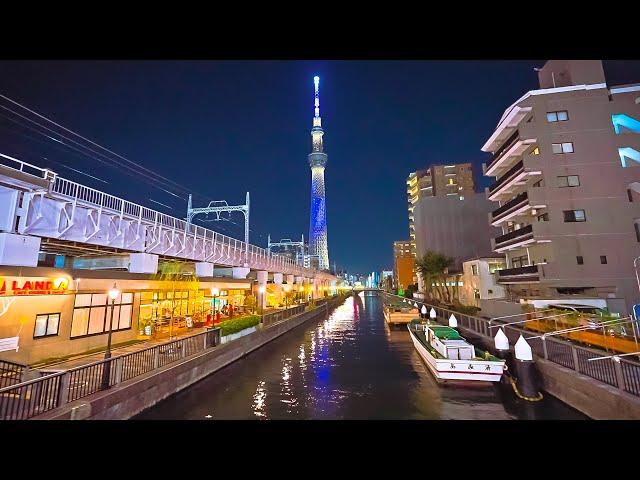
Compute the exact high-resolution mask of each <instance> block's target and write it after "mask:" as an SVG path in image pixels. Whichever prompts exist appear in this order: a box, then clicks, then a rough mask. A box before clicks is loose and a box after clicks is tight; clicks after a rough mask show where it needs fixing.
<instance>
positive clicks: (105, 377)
mask: <svg viewBox="0 0 640 480" xmlns="http://www.w3.org/2000/svg"><path fill="white" fill-rule="evenodd" d="M107 295H108V297H109V298H110V299H111V318H110V320H109V335H108V336H107V350H106V351H105V352H104V359H105V360H109V359H110V358H111V332H112V331H113V311H114V310H115V308H116V307H115V304H116V298H118V297H119V296H120V290H118V286H117V285H116V284H115V283H114V284H113V287H112V288H111V289H110V290H109V291H108V292H107ZM110 376H111V361H107V362H104V363H103V367H102V389H103V390H106V389H107V388H109V377H110Z"/></svg>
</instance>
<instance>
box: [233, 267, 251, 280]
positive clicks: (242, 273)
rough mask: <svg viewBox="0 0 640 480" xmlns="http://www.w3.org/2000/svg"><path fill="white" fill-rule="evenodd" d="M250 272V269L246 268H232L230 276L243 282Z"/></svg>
mask: <svg viewBox="0 0 640 480" xmlns="http://www.w3.org/2000/svg"><path fill="white" fill-rule="evenodd" d="M250 271H251V269H250V268H248V267H233V273H232V276H233V278H241V279H243V280H244V279H245V278H247V275H249V272H250Z"/></svg>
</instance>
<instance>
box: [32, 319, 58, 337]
mask: <svg viewBox="0 0 640 480" xmlns="http://www.w3.org/2000/svg"><path fill="white" fill-rule="evenodd" d="M59 324H60V314H59V313H45V314H42V315H36V326H35V329H34V330H33V338H40V337H50V336H53V335H58V326H59Z"/></svg>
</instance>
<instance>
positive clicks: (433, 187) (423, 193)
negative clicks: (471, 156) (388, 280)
mask: <svg viewBox="0 0 640 480" xmlns="http://www.w3.org/2000/svg"><path fill="white" fill-rule="evenodd" d="M474 191H475V184H474V181H473V169H472V167H471V164H470V163H460V164H457V165H431V166H430V167H428V168H425V169H422V170H418V171H416V172H411V173H410V174H409V178H407V201H408V204H409V205H408V210H409V241H410V242H411V253H412V254H413V256H414V257H415V256H416V232H415V216H414V212H413V211H414V209H415V205H416V203H418V201H419V200H420V199H422V198H426V197H444V196H463V197H464V195H468V194H472V193H474Z"/></svg>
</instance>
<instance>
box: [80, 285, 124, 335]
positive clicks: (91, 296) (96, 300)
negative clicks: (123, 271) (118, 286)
mask: <svg viewBox="0 0 640 480" xmlns="http://www.w3.org/2000/svg"><path fill="white" fill-rule="evenodd" d="M132 311H133V292H123V293H121V294H120V296H119V297H118V298H117V299H116V300H115V303H114V306H113V323H112V330H113V331H116V330H127V329H129V328H131V313H132ZM110 320H111V302H110V301H109V299H108V298H107V295H106V294H104V293H80V294H77V295H76V298H75V304H74V308H73V319H72V321H71V338H78V337H86V336H88V335H99V334H102V333H106V332H108V331H109V322H110Z"/></svg>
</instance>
